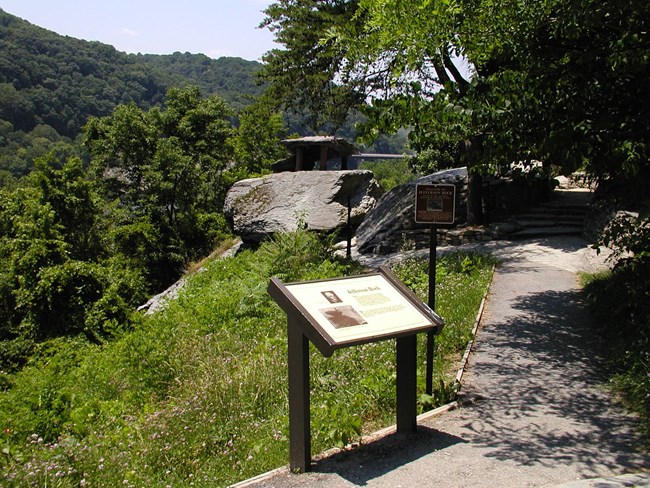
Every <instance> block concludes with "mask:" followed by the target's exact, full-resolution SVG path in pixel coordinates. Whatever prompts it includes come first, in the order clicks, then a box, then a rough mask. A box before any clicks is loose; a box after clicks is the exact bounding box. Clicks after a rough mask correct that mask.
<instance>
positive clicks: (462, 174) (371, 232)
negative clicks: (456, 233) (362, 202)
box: [356, 168, 467, 254]
mask: <svg viewBox="0 0 650 488" xmlns="http://www.w3.org/2000/svg"><path fill="white" fill-rule="evenodd" d="M418 184H454V185H456V222H463V221H465V220H466V215H467V207H466V205H465V202H466V198H467V168H455V169H450V170H447V171H440V172H438V173H434V174H432V175H428V176H424V177H422V178H419V179H418V180H415V181H412V182H410V183H406V184H404V185H400V186H398V187H396V188H394V189H393V190H391V191H390V192H388V193H386V194H385V195H384V196H383V197H382V198H381V199H380V200H379V202H378V203H377V205H376V206H375V207H374V208H373V209H372V210H371V211H370V212H369V213H368V215H367V216H366V219H365V220H364V221H363V222H362V223H361V225H360V226H359V228H358V229H357V233H356V238H357V247H358V250H359V252H360V253H375V254H386V253H391V252H396V251H398V250H399V249H400V246H401V244H402V242H401V240H402V239H403V236H404V235H405V234H406V233H409V232H415V231H418V230H422V231H424V229H427V228H428V227H429V226H428V225H427V224H416V223H415V186H416V185H418Z"/></svg>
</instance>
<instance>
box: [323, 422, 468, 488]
mask: <svg viewBox="0 0 650 488" xmlns="http://www.w3.org/2000/svg"><path fill="white" fill-rule="evenodd" d="M464 442H467V441H466V440H464V439H461V438H460V437H456V436H454V435H450V434H447V433H445V432H439V431H437V430H435V429H431V428H428V427H424V426H419V427H418V431H417V432H416V433H413V434H392V435H389V436H386V437H383V438H381V439H379V440H377V441H374V442H371V443H369V444H366V445H363V446H361V447H359V448H358V449H355V450H353V451H344V452H341V453H338V454H335V455H333V456H330V457H327V458H325V459H322V460H320V461H317V462H316V463H315V465H313V466H312V471H313V472H314V473H335V474H337V475H338V476H340V477H341V478H344V479H346V480H348V481H349V482H350V483H353V484H354V485H357V486H364V485H366V484H368V482H369V481H370V480H373V479H375V478H379V477H381V476H383V475H385V474H386V473H389V472H391V471H393V470H394V469H396V468H399V467H401V466H403V465H405V464H407V463H410V462H412V461H415V460H417V459H420V458H422V457H424V456H426V455H428V454H431V453H432V452H434V451H438V450H440V449H445V448H447V447H450V446H453V445H456V444H459V443H464Z"/></svg>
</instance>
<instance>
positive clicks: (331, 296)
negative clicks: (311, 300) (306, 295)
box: [321, 290, 343, 303]
mask: <svg viewBox="0 0 650 488" xmlns="http://www.w3.org/2000/svg"><path fill="white" fill-rule="evenodd" d="M321 294H322V295H323V296H324V297H325V299H326V300H327V301H328V302H330V303H341V302H342V301H343V300H341V299H340V298H339V296H338V295H337V294H336V293H334V292H333V291H332V290H326V291H321Z"/></svg>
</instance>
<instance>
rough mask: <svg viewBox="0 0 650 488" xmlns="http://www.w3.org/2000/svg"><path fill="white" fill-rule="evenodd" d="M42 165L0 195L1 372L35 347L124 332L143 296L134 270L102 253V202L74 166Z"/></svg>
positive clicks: (76, 163)
mask: <svg viewBox="0 0 650 488" xmlns="http://www.w3.org/2000/svg"><path fill="white" fill-rule="evenodd" d="M50 163H51V161H50V160H48V159H42V160H39V161H38V162H37V168H36V170H35V171H33V172H32V173H31V174H30V176H29V177H28V178H26V180H25V181H24V182H23V183H22V185H21V186H19V187H18V188H17V189H15V190H13V191H11V190H6V189H3V190H2V191H0V222H2V224H0V268H1V269H2V271H1V272H0V283H1V285H0V370H2V371H3V372H6V371H12V370H14V369H16V368H18V367H20V366H22V365H23V364H24V363H25V362H26V361H27V359H28V358H29V357H30V356H31V355H32V354H33V353H34V351H35V348H36V346H37V344H38V343H40V342H42V341H44V340H47V339H49V338H52V337H58V336H75V335H78V334H82V335H84V336H85V337H86V338H87V340H90V341H95V342H96V341H100V340H103V339H104V338H107V337H112V336H115V335H119V333H120V332H121V331H122V330H123V329H124V328H128V325H129V319H128V317H129V315H130V313H131V310H132V309H133V307H135V306H136V305H137V304H138V303H139V302H140V301H141V300H142V299H143V298H144V296H145V290H146V286H145V283H144V280H143V277H142V274H141V272H139V271H138V268H137V267H133V268H132V267H130V266H129V263H128V262H126V261H125V260H124V259H121V258H120V257H119V256H111V255H109V253H108V252H107V249H106V244H105V242H104V238H103V236H102V230H103V229H102V228H103V225H104V224H103V223H102V222H101V213H102V209H101V200H100V198H99V194H98V192H97V188H96V186H95V185H94V184H93V182H92V181H90V180H88V179H87V178H86V174H85V171H84V169H83V168H82V165H81V161H80V160H79V159H71V160H69V161H68V162H67V163H66V164H65V165H64V166H63V167H62V168H60V169H56V168H55V167H53V165H52V164H50Z"/></svg>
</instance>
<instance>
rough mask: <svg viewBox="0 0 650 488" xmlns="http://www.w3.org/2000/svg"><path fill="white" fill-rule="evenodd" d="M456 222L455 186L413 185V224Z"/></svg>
mask: <svg viewBox="0 0 650 488" xmlns="http://www.w3.org/2000/svg"><path fill="white" fill-rule="evenodd" d="M455 221H456V185H454V184H452V183H445V184H442V183H441V184H434V185H432V184H418V185H415V223H416V224H448V225H451V224H453V223H454V222H455Z"/></svg>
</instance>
